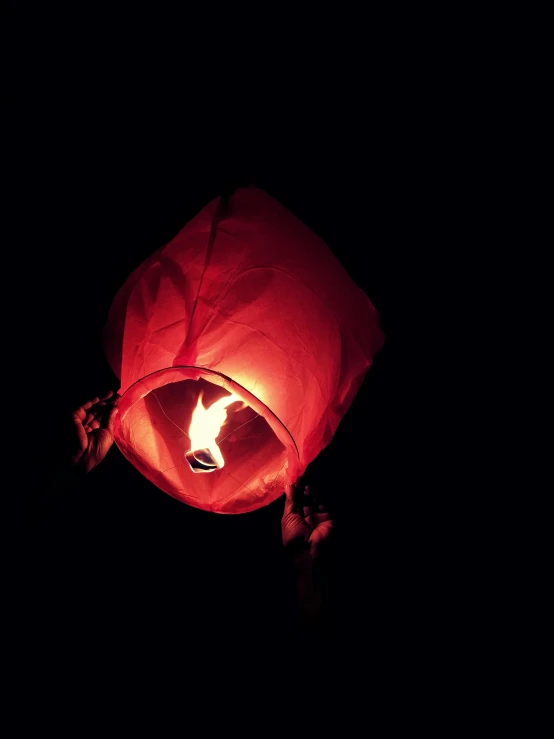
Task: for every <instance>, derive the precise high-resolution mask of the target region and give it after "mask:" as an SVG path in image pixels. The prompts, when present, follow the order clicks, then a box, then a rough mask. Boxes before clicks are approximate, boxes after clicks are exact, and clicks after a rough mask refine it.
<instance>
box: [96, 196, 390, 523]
mask: <svg viewBox="0 0 554 739" xmlns="http://www.w3.org/2000/svg"><path fill="white" fill-rule="evenodd" d="M382 344H383V334H382V332H381V329H380V327H379V318H378V315H377V312H376V311H375V308H374V307H373V305H372V304H371V302H370V300H369V299H368V297H367V296H366V295H365V294H364V293H363V292H362V291H361V290H360V289H359V288H358V287H357V286H356V285H355V284H354V282H353V281H352V279H351V278H350V277H349V276H348V274H347V273H346V272H345V270H344V269H343V267H342V266H341V265H340V263H339V262H338V261H337V259H336V258H335V257H334V256H333V254H332V253H331V251H330V250H329V249H328V248H327V246H326V245H325V244H324V243H323V242H322V241H321V240H320V239H319V238H318V237H317V236H316V235H315V234H313V233H312V232H311V231H310V230H309V229H308V228H307V227H306V226H305V225H304V224H303V223H301V222H300V221H299V220H298V219H297V218H295V216H293V215H292V214H291V213H290V212H289V211H288V210H286V209H285V208H284V207H283V206H282V205H280V204H279V203H278V202H277V201H275V200H274V199H273V198H272V197H270V196H269V195H267V194H266V193H265V192H263V191H261V190H258V189H255V188H245V189H241V190H238V191H236V192H235V193H234V194H233V195H232V196H231V197H230V198H229V199H228V200H223V199H220V198H217V199H216V200H214V201H212V202H211V203H210V204H209V205H207V206H206V207H205V208H204V209H203V210H202V211H201V212H200V213H199V214H198V215H197V216H196V217H195V218H193V219H192V220H191V221H190V222H189V223H188V224H187V225H186V226H185V227H184V228H183V229H182V231H180V232H179V234H177V236H176V237H175V238H174V239H173V240H172V241H171V242H170V243H169V244H167V245H166V246H163V247H162V248H161V249H159V250H158V251H157V252H155V254H153V255H152V256H151V257H150V258H149V259H147V260H146V261H145V262H144V263H143V264H141V265H140V266H139V267H138V268H137V269H136V270H135V271H134V272H133V274H132V275H131V276H130V277H129V279H128V280H127V281H126V282H125V284H124V285H123V287H122V288H121V289H120V290H119V292H118V293H117V295H116V297H115V299H114V301H113V304H112V307H111V310H110V314H109V318H108V323H107V326H106V329H105V334H104V346H105V351H106V355H107V357H108V360H109V362H110V364H111V366H112V368H113V370H114V371H115V373H116V374H117V376H118V377H120V379H121V389H120V393H122V399H121V401H120V412H119V414H118V417H117V421H116V430H115V439H116V442H117V445H118V446H119V448H120V449H121V451H122V452H123V454H124V455H125V456H126V457H127V459H128V460H129V461H130V462H131V463H132V464H134V465H135V467H136V468H137V469H138V470H140V472H142V474H143V475H145V477H147V478H148V479H149V480H150V481H151V482H153V483H154V484H155V485H157V486H158V487H159V488H161V489H162V490H163V491H165V492H166V493H169V494H170V495H172V496H174V497H175V498H178V499H179V500H182V501H183V502H185V503H188V504H190V505H193V506H196V507H198V508H203V509H204V510H209V511H217V512H218V513H244V512H246V511H252V510H255V509H256V508H259V507H261V506H263V505H267V504H268V503H271V502H272V501H273V500H275V498H277V497H278V496H279V495H281V494H282V492H283V488H284V485H285V484H286V483H287V482H293V481H294V480H296V479H297V478H298V476H299V475H301V474H302V473H303V471H304V470H305V469H306V466H307V465H308V464H309V463H310V462H311V461H312V460H313V459H314V458H315V457H316V456H317V454H318V453H319V452H320V451H321V450H322V449H323V448H324V447H325V446H326V445H327V444H329V442H330V441H331V439H332V437H333V434H334V432H335V430H336V428H337V426H338V424H339V422H340V420H341V418H342V417H343V415H344V414H345V412H346V411H347V409H348V408H349V406H350V404H351V402H352V399H353V398H354V396H355V394H356V392H357V390H358V388H359V386H360V383H361V382H362V379H363V377H364V375H365V373H366V372H367V370H368V368H369V367H370V365H371V363H372V359H373V356H374V354H375V353H376V352H377V351H379V349H380V348H381V346H382ZM229 393H233V394H234V397H236V400H235V402H232V403H230V401H232V400H233V398H229V397H228V396H229ZM216 403H217V405H216ZM224 406H227V407H224ZM206 409H207V410H206ZM195 412H196V416H195V415H194V414H195ZM193 420H194V422H193ZM210 423H211V426H212V428H210ZM206 424H207V425H206ZM191 431H192V432H193V433H192V434H191ZM191 436H192V437H193V438H192V440H191V438H190V437H191ZM216 439H217V441H216Z"/></svg>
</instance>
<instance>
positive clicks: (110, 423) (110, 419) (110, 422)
mask: <svg viewBox="0 0 554 739" xmlns="http://www.w3.org/2000/svg"><path fill="white" fill-rule="evenodd" d="M118 412H119V408H118V407H117V406H114V407H113V408H110V412H109V413H108V416H107V418H106V420H105V423H103V424H102V428H105V429H107V430H108V431H109V432H110V433H111V434H113V431H114V426H115V417H116V416H117V414H118Z"/></svg>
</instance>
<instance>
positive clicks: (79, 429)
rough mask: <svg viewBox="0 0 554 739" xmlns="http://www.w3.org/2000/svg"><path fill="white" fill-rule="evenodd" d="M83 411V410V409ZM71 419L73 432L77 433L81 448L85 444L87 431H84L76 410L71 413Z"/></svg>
mask: <svg viewBox="0 0 554 739" xmlns="http://www.w3.org/2000/svg"><path fill="white" fill-rule="evenodd" d="M83 412H84V411H83ZM71 420H72V422H73V425H74V427H75V432H76V434H77V437H78V439H79V444H80V446H81V448H82V449H84V448H85V447H86V445H87V432H86V431H85V429H84V427H83V423H82V419H81V418H80V416H79V414H78V412H77V411H75V412H74V413H72V414H71Z"/></svg>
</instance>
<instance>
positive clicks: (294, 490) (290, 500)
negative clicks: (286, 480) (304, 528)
mask: <svg viewBox="0 0 554 739" xmlns="http://www.w3.org/2000/svg"><path fill="white" fill-rule="evenodd" d="M285 496H286V498H285V510H284V513H295V514H302V497H301V496H302V488H301V486H300V484H299V483H298V482H293V483H292V485H286V486H285Z"/></svg>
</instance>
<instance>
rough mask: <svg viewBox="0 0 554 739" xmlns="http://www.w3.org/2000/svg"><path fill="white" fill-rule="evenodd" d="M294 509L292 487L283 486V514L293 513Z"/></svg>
mask: <svg viewBox="0 0 554 739" xmlns="http://www.w3.org/2000/svg"><path fill="white" fill-rule="evenodd" d="M293 509H294V495H293V489H292V485H290V484H289V485H285V510H284V511H283V514H285V513H293Z"/></svg>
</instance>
